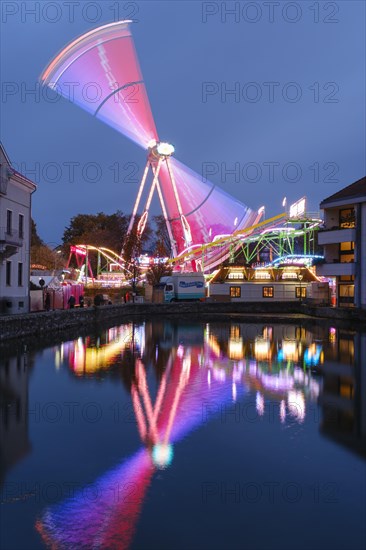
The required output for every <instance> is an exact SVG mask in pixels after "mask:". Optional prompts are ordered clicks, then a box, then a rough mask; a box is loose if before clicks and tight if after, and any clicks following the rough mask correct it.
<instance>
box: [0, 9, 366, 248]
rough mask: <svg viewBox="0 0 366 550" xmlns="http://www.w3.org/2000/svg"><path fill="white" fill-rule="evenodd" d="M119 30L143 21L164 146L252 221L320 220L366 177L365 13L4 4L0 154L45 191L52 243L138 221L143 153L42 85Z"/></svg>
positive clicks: (46, 235)
mask: <svg viewBox="0 0 366 550" xmlns="http://www.w3.org/2000/svg"><path fill="white" fill-rule="evenodd" d="M118 19H134V20H136V21H135V22H134V23H133V25H132V32H133V35H134V39H135V46H136V50H137V53H138V57H139V60H140V65H141V69H142V73H143V76H144V79H145V82H146V86H147V90H148V94H149V98H150V103H151V107H152V111H153V114H154V117H155V122H156V126H157V129H158V132H159V136H160V139H162V140H163V141H165V140H166V141H170V142H172V143H173V144H174V145H175V148H176V157H177V158H178V159H179V160H180V161H182V162H184V163H185V164H187V165H188V166H189V167H191V168H192V169H193V170H195V171H196V172H198V173H199V174H202V175H203V176H205V175H207V174H210V177H209V179H210V180H211V181H213V182H214V183H217V184H219V185H220V186H221V187H222V188H224V189H225V190H226V191H227V192H228V193H230V194H232V195H233V196H235V197H236V198H238V199H239V200H241V201H242V202H244V203H245V204H247V205H248V206H249V207H251V208H253V209H257V208H259V207H260V206H262V205H265V207H266V217H267V218H268V217H270V216H273V215H275V214H278V213H279V212H280V211H282V207H281V203H282V200H283V198H284V197H287V202H288V204H290V203H291V202H294V201H295V200H297V199H299V198H301V197H302V196H304V195H305V196H306V197H307V199H308V210H309V211H311V212H316V211H318V210H319V203H320V201H321V200H322V199H324V198H325V197H327V196H329V195H331V194H332V193H334V192H336V191H338V190H339V189H341V188H342V187H344V186H346V185H349V184H350V183H352V182H353V181H355V180H357V179H359V178H361V177H363V176H364V175H365V173H366V170H365V51H366V48H365V2H363V1H348V0H347V1H339V0H338V1H337V2H321V1H319V2H314V1H298V2H279V1H277V2H266V1H263V2H262V1H257V2H232V1H229V2H221V1H220V2H219V1H218V2H200V1H182V2H180V1H172V2H170V1H151V0H149V1H139V2H133V1H115V0H105V1H99V2H89V1H76V2H66V1H61V0H59V1H53V2H51V1H49V2H48V1H47V0H43V1H38V2H36V1H34V2H33V1H28V2H14V1H5V0H3V2H2V3H1V27H2V28H1V79H2V97H1V140H2V142H3V144H4V146H5V149H6V151H7V153H8V155H9V157H10V159H11V161H12V163H13V165H14V167H15V168H17V169H18V170H19V171H22V172H23V173H24V174H25V175H26V176H27V177H29V178H30V179H32V180H33V181H35V182H36V183H37V185H38V189H37V192H36V193H35V194H34V196H33V217H34V219H35V221H36V223H37V226H38V230H39V233H40V235H41V237H42V238H43V239H44V240H45V241H46V242H54V243H59V242H60V240H61V237H62V234H63V231H64V228H65V226H67V225H68V224H69V220H70V218H71V217H72V216H74V215H76V214H78V213H97V212H99V211H104V212H106V213H113V212H115V211H116V210H117V209H120V210H122V211H123V212H126V213H129V212H131V210H132V207H133V203H134V199H135V196H136V193H137V189H138V184H139V179H140V178H141V176H142V172H143V169H144V166H145V162H146V153H145V152H144V150H143V149H141V148H139V147H138V146H137V145H135V144H134V143H132V142H130V141H129V140H128V139H127V138H126V137H125V136H123V135H122V134H119V133H118V132H116V131H115V130H113V129H112V128H111V127H109V126H107V125H105V124H103V122H100V121H98V120H96V119H95V118H93V117H92V116H90V115H89V114H88V113H87V112H85V111H83V110H82V109H80V108H79V107H77V106H75V105H73V104H72V103H70V102H69V101H67V100H65V99H63V98H60V99H59V100H58V101H51V100H50V97H51V95H52V94H51V95H50V97H48V96H47V94H46V93H45V92H44V91H43V90H42V89H41V87H40V84H39V77H40V75H41V73H42V71H43V69H44V68H45V67H46V65H47V64H48V63H49V61H50V60H51V59H52V58H53V57H54V56H55V55H56V54H57V53H58V52H59V51H60V50H61V49H63V47H64V46H65V45H66V44H67V43H69V42H70V41H72V40H73V39H74V38H75V37H77V36H79V35H81V34H83V33H85V32H87V31H88V30H90V29H92V28H95V27H98V26H100V25H103V24H105V23H108V22H112V21H116V20H118ZM121 62H123V60H121ZM32 90H33V93H32ZM52 99H54V96H52ZM74 163H75V164H74ZM91 163H97V164H98V174H97V173H96V171H95V170H96V169H95V165H93V164H91ZM72 165H73V166H74V173H73V174H72V173H71V168H70V166H72ZM93 166H94V168H93ZM96 178H97V179H98V181H92V180H93V179H96ZM157 213H160V208H159V204H158V202H157V200H154V202H153V208H152V214H157Z"/></svg>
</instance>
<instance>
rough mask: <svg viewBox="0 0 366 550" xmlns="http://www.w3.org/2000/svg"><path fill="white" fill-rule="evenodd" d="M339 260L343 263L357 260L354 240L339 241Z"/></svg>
mask: <svg viewBox="0 0 366 550" xmlns="http://www.w3.org/2000/svg"><path fill="white" fill-rule="evenodd" d="M339 261H340V262H341V263H349V262H354V261H355V243H354V242H353V241H349V242H344V243H339Z"/></svg>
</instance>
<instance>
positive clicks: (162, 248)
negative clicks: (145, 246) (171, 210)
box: [153, 215, 172, 258]
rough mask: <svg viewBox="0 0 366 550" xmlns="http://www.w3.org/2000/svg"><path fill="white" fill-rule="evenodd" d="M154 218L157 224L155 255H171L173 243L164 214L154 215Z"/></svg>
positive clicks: (162, 256) (161, 256) (163, 256)
mask: <svg viewBox="0 0 366 550" xmlns="http://www.w3.org/2000/svg"><path fill="white" fill-rule="evenodd" d="M153 220H154V224H155V235H154V236H155V241H154V250H155V255H156V256H158V257H160V258H165V257H170V251H171V247H172V245H171V242H170V237H169V233H168V229H167V226H166V221H165V219H164V216H162V215H160V216H154V217H153Z"/></svg>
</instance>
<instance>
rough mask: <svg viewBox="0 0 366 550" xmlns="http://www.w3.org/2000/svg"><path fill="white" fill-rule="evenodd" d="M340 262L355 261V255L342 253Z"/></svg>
mask: <svg viewBox="0 0 366 550" xmlns="http://www.w3.org/2000/svg"><path fill="white" fill-rule="evenodd" d="M339 259H340V262H341V263H342V264H344V263H346V264H348V263H350V262H354V261H355V255H354V254H341V255H340V258H339Z"/></svg>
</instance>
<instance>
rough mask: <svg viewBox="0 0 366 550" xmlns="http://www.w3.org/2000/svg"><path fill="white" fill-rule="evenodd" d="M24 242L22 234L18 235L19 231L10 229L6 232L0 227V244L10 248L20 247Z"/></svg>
mask: <svg viewBox="0 0 366 550" xmlns="http://www.w3.org/2000/svg"><path fill="white" fill-rule="evenodd" d="M23 240H24V234H23V233H21V234H20V233H19V231H17V230H15V229H12V230H11V231H8V229H7V228H6V227H0V243H1V244H7V245H11V246H18V247H20V246H22V245H23Z"/></svg>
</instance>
